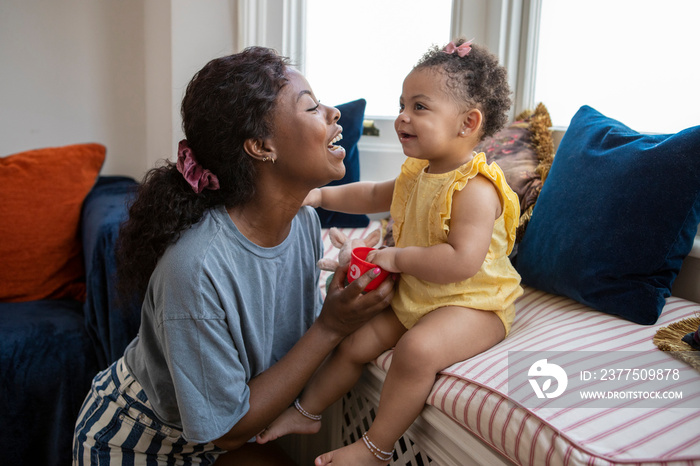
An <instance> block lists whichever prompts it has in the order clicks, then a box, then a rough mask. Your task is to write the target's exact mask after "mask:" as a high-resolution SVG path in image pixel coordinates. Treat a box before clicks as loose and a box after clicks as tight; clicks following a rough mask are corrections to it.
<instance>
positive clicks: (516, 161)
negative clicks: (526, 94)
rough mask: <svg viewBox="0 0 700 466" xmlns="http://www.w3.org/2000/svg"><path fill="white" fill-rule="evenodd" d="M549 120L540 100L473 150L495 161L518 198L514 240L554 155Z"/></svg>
mask: <svg viewBox="0 0 700 466" xmlns="http://www.w3.org/2000/svg"><path fill="white" fill-rule="evenodd" d="M550 126H552V121H551V119H550V117H549V112H548V111H547V108H546V107H545V106H544V104H542V103H540V104H539V105H537V108H536V109H535V111H534V112H533V111H530V110H526V111H524V112H522V113H521V114H519V115H518V116H517V117H516V118H515V121H514V122H513V123H511V124H510V125H509V126H507V127H506V128H504V129H502V130H501V131H499V132H498V133H496V134H495V135H494V136H492V137H489V138H486V139H484V141H482V142H481V143H480V144H479V145H478V146H477V147H476V148H475V150H476V152H484V153H485V154H486V159H487V160H488V162H489V163H492V162H496V164H498V166H499V167H501V170H503V173H504V174H505V176H506V180H507V181H508V184H509V185H510V187H511V188H512V189H513V191H515V193H516V194H517V195H518V198H519V199H520V225H519V226H518V231H517V236H516V242H519V241H520V239H521V238H522V235H523V234H524V233H525V228H526V227H527V223H528V221H529V220H530V217H531V215H532V209H533V208H534V207H535V202H536V201H537V197H538V196H539V194H540V190H541V189H542V183H544V180H545V178H546V177H547V173H548V172H549V167H550V166H551V165H552V160H553V158H554V141H553V140H552V134H551V132H550V130H549V127H550Z"/></svg>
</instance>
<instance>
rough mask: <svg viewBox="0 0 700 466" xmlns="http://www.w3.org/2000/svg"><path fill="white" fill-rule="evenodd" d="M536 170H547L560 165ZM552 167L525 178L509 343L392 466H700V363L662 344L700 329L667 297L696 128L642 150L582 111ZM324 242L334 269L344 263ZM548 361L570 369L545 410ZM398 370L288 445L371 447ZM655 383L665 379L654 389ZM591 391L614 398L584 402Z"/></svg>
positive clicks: (697, 318)
mask: <svg viewBox="0 0 700 466" xmlns="http://www.w3.org/2000/svg"><path fill="white" fill-rule="evenodd" d="M542 110H544V109H542ZM533 119H537V118H535V115H533V116H532V117H530V118H529V119H526V123H528V122H529V123H530V124H529V131H530V132H531V133H532V134H530V135H525V136H523V137H525V138H526V140H525V142H526V143H527V144H526V145H528V144H529V145H530V146H531V147H532V146H536V145H539V144H540V142H537V143H535V142H533V139H536V138H539V137H541V136H542V135H541V134H540V135H538V136H536V137H535V136H534V133H535V132H536V131H535V130H533V124H532V120H533ZM545 121H548V117H547V118H545ZM527 126H528V125H524V124H523V121H519V122H516V123H514V124H513V125H512V126H511V127H509V128H507V129H506V130H505V132H504V133H502V134H500V135H499V136H498V137H497V138H495V140H493V141H490V142H489V143H488V144H486V146H485V150H489V149H491V150H494V149H495V150H496V151H497V152H498V151H500V153H499V156H504V155H506V154H513V151H511V150H510V149H512V148H513V144H514V143H515V142H517V140H518V139H519V138H520V139H522V138H523V137H519V136H516V137H513V131H516V130H518V131H520V130H522V128H524V127H527ZM518 128H520V129H518ZM521 142H522V141H521ZM504 147H505V150H503V149H504ZM532 150H534V151H535V152H536V150H535V149H532ZM516 152H517V151H516ZM487 155H488V153H487ZM539 160H540V162H543V163H541V164H540V166H539V168H540V169H541V168H542V167H543V165H547V164H548V163H551V158H550V159H549V161H547V160H546V154H545V156H543V155H542V154H540V157H539ZM548 168H549V167H548V166H546V167H545V170H542V171H541V172H540V173H539V175H538V174H537V173H535V172H536V170H533V169H532V168H530V169H527V170H525V169H523V168H522V167H521V168H520V169H516V172H517V171H518V170H521V171H522V173H523V174H524V178H527V179H530V180H539V181H538V183H536V184H537V185H538V186H537V187H536V192H535V193H534V195H533V196H530V197H531V198H533V199H531V201H532V205H529V206H527V205H526V206H525V208H524V209H523V212H525V214H526V215H525V218H523V230H524V231H522V232H521V237H520V238H519V239H521V240H522V241H520V243H519V245H518V251H517V253H516V254H515V255H514V256H513V261H514V263H515V264H516V268H517V269H518V270H519V271H520V273H521V275H522V276H523V283H524V290H525V291H524V294H523V296H522V297H521V298H520V299H518V301H517V303H516V308H517V314H516V319H515V322H514V324H513V327H512V331H511V333H510V335H509V336H508V337H507V338H506V340H505V341H503V342H501V343H500V344H498V345H496V346H494V347H493V348H491V349H490V350H488V351H486V352H484V353H483V354H480V355H478V356H475V357H473V358H471V359H469V360H467V361H462V362H460V363H458V364H454V365H453V366H451V367H448V368H446V369H445V370H444V371H442V372H441V373H440V374H439V375H438V377H437V379H436V381H435V385H434V387H433V390H432V392H431V394H430V396H429V398H428V400H427V405H426V407H425V409H424V410H423V412H422V414H421V415H420V417H419V418H418V420H417V421H416V422H415V423H414V424H413V425H412V426H411V428H410V429H409V430H408V432H407V433H406V434H405V435H404V437H402V439H400V441H399V442H398V443H397V444H396V445H395V448H396V454H395V456H394V461H393V462H392V464H395V465H399V464H400V465H413V466H418V465H425V464H434V465H455V466H457V465H459V466H463V465H472V464H473V465H484V464H488V465H492V464H524V465H582V464H587V465H610V464H635V465H662V464H663V465H690V464H700V372H699V370H700V358H698V354H700V353H699V352H697V351H696V352H695V353H692V352H691V347H690V346H687V345H686V346H685V347H684V346H682V345H685V344H684V343H683V342H681V341H680V334H679V333H678V331H676V332H675V333H676V335H674V336H673V338H674V339H675V340H674V343H673V344H672V345H671V346H674V345H676V346H675V348H676V349H681V350H683V351H676V352H674V351H661V350H660V349H659V347H657V345H655V343H654V338H655V336H656V335H657V332H658V331H659V329H661V328H662V327H665V328H666V329H667V330H669V329H675V328H676V327H677V326H678V325H679V324H681V323H682V324H685V325H686V330H685V331H687V328H693V325H694V328H695V329H697V327H698V324H699V323H700V304H698V303H696V302H691V301H689V300H686V299H683V298H680V297H677V296H670V290H671V286H672V284H673V282H674V279H675V277H676V275H677V274H678V271H679V269H680V267H681V264H682V261H683V259H684V258H685V257H686V255H687V254H688V253H689V251H690V250H691V247H692V245H693V239H694V237H695V235H696V233H697V226H698V222H700V127H696V128H691V129H689V130H686V131H683V132H681V133H678V134H677V135H655V136H648V135H640V134H638V133H636V132H635V131H633V130H631V129H630V128H627V127H626V126H624V125H622V124H621V123H619V122H617V121H615V120H612V119H610V118H608V117H606V116H604V115H602V114H600V113H598V112H597V111H595V110H594V109H591V108H590V107H583V108H582V109H581V110H580V111H579V113H577V115H576V117H574V119H573V120H572V122H571V125H570V126H569V129H568V130H567V132H566V134H565V135H564V138H563V139H562V141H561V144H560V145H559V147H558V150H557V153H556V157H554V162H553V164H552V166H551V169H548ZM504 171H506V170H505V169H504ZM547 172H548V174H547ZM506 175H507V176H508V175H509V173H508V172H506ZM510 175H511V176H512V175H513V173H510ZM514 184H517V181H515V183H514ZM540 188H541V192H540V191H539V190H540ZM521 200H522V198H521ZM528 221H529V223H528ZM375 228H386V221H384V222H379V221H373V222H372V223H371V224H369V225H368V226H367V227H361V228H345V229H343V230H342V231H343V232H344V233H345V234H346V235H348V236H349V237H351V238H352V237H364V236H366V235H367V233H369V232H370V231H372V230H373V229H375ZM324 238H326V240H325V242H326V244H325V246H326V251H325V252H326V255H328V256H333V255H334V254H337V250H336V249H335V248H334V247H333V246H332V245H331V244H330V241H329V240H328V238H327V234H326V235H325V236H324ZM695 242H696V246H695V249H696V250H697V249H698V245H697V240H696V241H695ZM325 278H326V277H325V274H324V275H323V276H322V277H321V283H320V286H321V287H323V286H324V284H325ZM693 280H695V282H696V283H700V277H694V278H693ZM688 325H690V327H688ZM659 335H660V334H659ZM676 340H677V341H676ZM657 343H658V341H657ZM667 346H668V345H667ZM528 358H530V359H528ZM533 358H534V359H533ZM545 358H548V360H549V363H550V364H551V363H556V364H558V365H560V366H561V367H563V368H564V369H566V372H567V374H568V387H567V389H566V390H565V392H567V393H565V395H566V396H565V395H562V396H561V397H559V398H546V399H544V400H540V399H538V398H537V397H536V396H535V391H534V387H532V386H531V384H532V382H530V381H529V380H530V379H532V380H536V376H535V375H534V374H533V373H532V372H528V369H529V368H530V367H531V365H532V364H534V363H533V361H538V360H542V359H545ZM391 360H392V351H387V352H385V353H384V354H382V355H381V356H380V357H379V358H377V360H376V361H374V363H373V364H370V365H368V366H367V367H366V370H365V372H364V374H363V376H362V378H361V380H360V382H359V383H358V384H357V385H356V386H355V388H353V390H352V391H351V392H350V393H348V394H347V395H346V396H345V397H344V399H343V400H341V401H340V402H339V403H337V404H336V405H334V406H333V407H331V408H329V410H328V411H327V412H326V413H325V418H324V428H323V429H322V432H321V433H319V434H317V435H316V436H310V437H309V436H306V437H305V436H294V437H293V438H292V439H290V440H287V441H286V443H285V445H287V448H288V450H289V451H291V452H292V453H293V454H294V455H296V457H297V458H299V460H300V464H311V461H312V459H313V457H314V456H315V455H316V454H318V453H319V452H322V451H326V450H328V449H332V448H338V447H339V446H341V445H343V444H348V443H351V442H354V441H355V440H357V439H358V438H359V437H360V436H361V435H362V433H363V432H364V431H365V430H366V429H367V428H368V427H369V425H370V424H371V422H372V419H373V417H374V413H375V410H376V406H377V404H378V401H379V395H380V391H381V386H382V382H383V380H384V377H385V376H386V372H387V370H388V368H389V367H390V365H391ZM545 362H546V361H545ZM613 369H614V371H613ZM625 369H629V371H625ZM634 369H636V371H635V370H634ZM531 370H532V369H531ZM659 370H661V372H659ZM621 371H622V372H621ZM653 371H656V372H653ZM652 372H653V373H654V374H655V375H657V376H658V375H659V374H662V375H661V376H660V377H659V378H660V380H659V379H656V380H649V377H650V376H649V374H651V373H652ZM611 374H613V378H615V375H616V376H617V380H610V377H611ZM635 374H636V375H635ZM640 374H644V375H643V377H642V376H640ZM663 374H665V375H663ZM642 378H645V380H641V379H642ZM545 379H546V378H545ZM620 379H622V380H620ZM552 380H554V379H551V385H550V387H552V388H549V390H550V393H551V390H552V389H553V387H555V386H557V382H554V381H552ZM542 382H543V380H540V383H539V385H538V386H540V387H544V386H546V384H543V383H542ZM542 391H546V389H542ZM584 391H587V393H588V391H594V392H601V391H602V392H605V393H606V394H605V395H601V396H608V397H618V398H617V399H614V398H613V399H608V400H602V399H585V398H583V396H585V395H581V393H582V392H584ZM652 392H654V393H657V392H658V393H661V392H665V393H666V395H650V394H649V393H652ZM671 392H672V393H671ZM607 393H611V395H607ZM634 393H638V394H637V395H635V394H634ZM644 393H646V394H644ZM679 393H680V396H681V397H682V398H678V396H679V395H678V394H679ZM651 396H671V397H673V396H676V398H671V399H667V400H650V399H649V397H651Z"/></svg>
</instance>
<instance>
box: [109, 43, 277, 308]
mask: <svg viewBox="0 0 700 466" xmlns="http://www.w3.org/2000/svg"><path fill="white" fill-rule="evenodd" d="M288 65H289V62H288V61H287V59H286V58H284V57H281V56H279V55H278V54H277V52H275V51H274V50H272V49H268V48H263V47H250V48H247V49H246V50H244V51H243V52H241V53H238V54H234V55H230V56H226V57H222V58H217V59H214V60H212V61H210V62H209V63H207V64H206V65H205V66H204V68H202V69H201V70H200V71H199V72H198V73H197V74H195V76H194V77H193V78H192V80H191V81H190V83H189V84H188V86H187V90H186V92H185V97H184V98H183V101H182V107H181V114H182V127H183V130H184V132H185V137H186V138H187V143H188V146H189V147H190V148H191V150H192V152H193V154H194V155H195V157H196V160H197V162H198V163H199V164H200V165H201V166H202V167H203V168H205V169H208V170H210V171H211V172H212V173H213V174H215V175H216V177H217V178H218V179H219V185H220V189H218V190H206V189H205V190H204V191H202V192H201V193H199V194H198V193H195V192H194V191H193V190H192V188H191V187H190V185H189V184H188V183H187V182H186V181H185V179H184V178H183V176H182V175H181V174H180V172H178V171H177V167H176V164H175V163H173V162H170V161H166V162H165V163H164V164H163V165H161V166H158V167H156V168H153V169H151V170H150V171H149V172H148V173H147V174H146V176H145V177H144V179H143V182H142V183H141V185H140V187H139V190H138V195H137V197H136V199H135V201H134V202H133V204H132V205H131V207H130V209H129V218H128V220H127V221H126V222H125V223H124V224H123V225H122V226H121V229H120V232H119V237H118V240H117V251H116V253H117V286H118V290H119V293H120V297H121V298H122V300H123V302H124V303H133V302H134V300H138V302H141V300H143V297H144V295H145V292H146V288H147V285H148V280H149V279H150V276H151V274H152V273H153V270H154V269H155V267H156V263H157V262H158V259H159V258H160V257H161V256H162V255H163V253H164V252H165V249H166V248H167V247H168V246H169V245H170V244H172V243H173V242H175V240H177V238H178V237H179V235H180V233H181V232H182V231H184V230H185V229H187V228H189V227H190V226H191V225H193V224H194V223H196V222H198V221H199V219H200V218H201V217H202V215H203V214H204V212H205V211H206V209H208V208H211V207H213V206H216V205H225V206H226V207H227V208H230V207H233V206H236V205H242V204H245V203H246V202H248V201H249V200H250V199H251V198H252V197H253V196H254V195H255V174H256V172H255V167H254V165H253V161H252V160H251V157H249V156H248V155H247V154H246V152H245V151H244V149H243V143H244V141H246V140H247V139H251V138H253V139H264V138H266V137H268V136H270V133H271V127H270V117H271V114H272V112H273V110H274V108H275V103H276V101H277V96H278V95H279V92H280V90H281V89H282V87H284V85H285V84H286V83H287V78H286V75H285V71H286V69H287V66H288Z"/></svg>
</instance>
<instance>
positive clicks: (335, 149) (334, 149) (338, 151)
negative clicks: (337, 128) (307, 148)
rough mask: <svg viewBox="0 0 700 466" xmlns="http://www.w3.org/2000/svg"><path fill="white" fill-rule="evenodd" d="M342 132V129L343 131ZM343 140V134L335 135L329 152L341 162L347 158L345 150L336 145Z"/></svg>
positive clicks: (329, 146) (330, 143)
mask: <svg viewBox="0 0 700 466" xmlns="http://www.w3.org/2000/svg"><path fill="white" fill-rule="evenodd" d="M341 131H342V129H341ZM341 139H343V133H342V132H339V133H338V134H336V135H335V137H334V138H333V139H331V142H329V143H328V146H327V148H328V151H329V152H330V153H331V154H333V156H334V157H337V158H339V159H340V160H343V159H344V158H345V148H344V147H343V146H338V145H336V143H337V142H338V141H340V140H341Z"/></svg>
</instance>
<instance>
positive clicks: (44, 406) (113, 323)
mask: <svg viewBox="0 0 700 466" xmlns="http://www.w3.org/2000/svg"><path fill="white" fill-rule="evenodd" d="M104 158H105V148H104V146H101V145H98V144H80V145H73V146H66V147H59V148H48V149H40V150H35V151H28V152H25V153H21V154H15V155H12V156H8V157H5V158H2V159H0V186H1V187H0V191H1V192H2V203H1V205H0V217H2V219H3V220H2V224H1V225H0V269H1V270H0V412H1V413H2V419H1V420H0V451H2V460H1V461H0V463H2V464H7V465H24V464H26V465H68V464H70V462H71V444H72V438H73V427H74V425H75V420H76V418H77V414H78V410H79V409H80V406H81V404H82V402H83V400H84V398H85V395H86V394H87V392H88V389H89V388H90V383H91V381H92V378H93V377H94V376H95V374H96V373H97V372H98V371H99V370H101V369H103V368H105V367H107V366H108V365H109V363H111V362H112V361H113V360H115V359H116V358H118V357H119V356H120V355H121V353H122V352H123V350H124V348H125V347H126V345H127V344H128V342H129V341H130V340H131V339H132V338H133V337H134V335H135V334H136V331H137V329H138V322H139V313H138V307H135V308H131V309H123V308H118V307H115V305H114V286H113V281H112V276H111V275H112V273H113V271H114V255H113V246H114V239H115V238H116V235H117V231H118V227H119V224H120V222H121V221H122V220H123V219H124V218H125V216H126V201H127V199H128V197H129V195H130V193H131V192H132V191H133V188H134V187H135V186H136V182H135V181H134V180H133V179H131V178H127V177H118V176H105V177H99V178H98V175H99V172H100V169H101V167H102V163H103V160H104Z"/></svg>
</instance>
